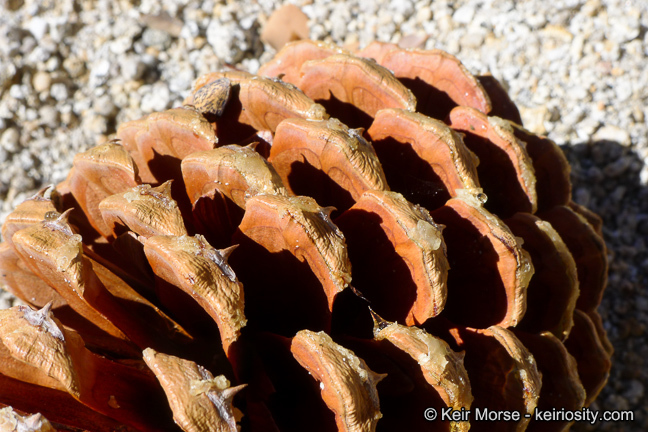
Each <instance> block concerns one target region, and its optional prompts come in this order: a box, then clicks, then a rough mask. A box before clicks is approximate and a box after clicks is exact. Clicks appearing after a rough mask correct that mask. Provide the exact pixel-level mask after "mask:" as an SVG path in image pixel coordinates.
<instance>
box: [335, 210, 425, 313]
mask: <svg viewBox="0 0 648 432" xmlns="http://www.w3.org/2000/svg"><path fill="white" fill-rule="evenodd" d="M383 222H384V221H383V220H382V218H381V217H380V216H379V215H378V214H376V213H373V212H369V211H366V210H362V209H350V210H348V211H347V212H345V213H344V214H343V215H342V216H340V217H339V218H337V219H336V220H335V223H336V225H338V227H339V228H340V229H341V230H342V232H343V233H344V236H345V238H346V242H347V247H348V248H349V259H350V260H351V262H352V263H353V286H354V287H355V288H356V289H357V290H359V291H360V292H361V293H362V295H363V296H364V297H365V298H366V299H367V300H369V302H370V304H371V308H372V309H373V310H374V311H376V312H377V313H378V314H379V315H380V316H381V317H383V318H384V319H386V320H388V321H398V322H402V323H404V322H405V319H406V317H407V314H408V313H409V311H410V309H411V307H412V304H413V303H414V301H415V300H416V284H415V282H414V280H413V279H412V275H411V272H410V269H409V267H408V265H407V262H406V261H405V259H404V258H403V257H401V256H399V255H398V253H397V252H396V250H395V249H394V244H393V243H392V241H391V240H390V234H391V233H389V232H385V230H386V229H389V228H388V227H385V226H384V225H382V226H381V224H382V223H383ZM383 227H384V228H383Z"/></svg>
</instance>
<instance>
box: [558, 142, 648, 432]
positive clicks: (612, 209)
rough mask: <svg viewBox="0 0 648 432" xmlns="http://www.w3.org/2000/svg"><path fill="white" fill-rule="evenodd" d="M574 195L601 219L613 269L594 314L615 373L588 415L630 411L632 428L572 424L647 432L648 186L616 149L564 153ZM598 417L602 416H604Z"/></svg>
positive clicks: (600, 146) (595, 145) (628, 153)
mask: <svg viewBox="0 0 648 432" xmlns="http://www.w3.org/2000/svg"><path fill="white" fill-rule="evenodd" d="M561 148H562V150H563V151H564V152H565V154H566V155H567V158H568V159H569V162H570V164H571V166H572V173H571V179H572V185H573V189H572V196H573V199H574V201H576V202H577V203H579V204H582V205H585V206H587V207H588V208H589V209H590V210H593V211H594V212H596V213H597V214H598V215H599V216H601V217H602V218H603V234H604V237H605V242H606V244H607V247H608V257H609V262H610V270H609V280H608V286H607V289H606V291H605V294H604V297H603V301H602V303H601V306H600V307H599V312H600V313H601V316H602V317H603V322H604V324H605V328H606V329H607V332H608V337H609V338H610V341H611V342H612V344H613V345H614V350H615V353H614V357H613V359H612V361H613V364H612V371H611V373H610V378H609V381H608V384H607V386H606V387H605V388H604V389H603V391H602V392H601V394H600V395H599V397H598V399H597V401H596V402H594V403H593V404H592V406H591V409H592V410H597V411H606V410H607V411H612V410H631V411H633V412H634V421H632V422H616V423H615V422H606V423H605V422H604V423H597V424H595V425H589V424H583V423H579V424H575V425H574V426H573V428H572V430H575V431H594V430H596V431H624V432H629V431H632V432H634V431H645V430H648V397H646V394H645V393H646V390H647V389H646V388H647V387H648V360H647V359H648V344H647V343H646V340H647V338H648V335H647V328H648V244H647V243H648V186H647V185H642V184H641V181H640V178H639V173H640V171H641V169H642V167H643V165H644V163H645V162H644V161H642V160H641V159H640V158H639V156H638V155H637V154H636V153H635V152H634V151H632V150H631V149H630V148H628V147H624V146H622V145H620V144H618V143H616V142H611V141H596V142H591V143H586V144H576V145H571V146H567V145H565V146H561ZM601 414H602V413H601Z"/></svg>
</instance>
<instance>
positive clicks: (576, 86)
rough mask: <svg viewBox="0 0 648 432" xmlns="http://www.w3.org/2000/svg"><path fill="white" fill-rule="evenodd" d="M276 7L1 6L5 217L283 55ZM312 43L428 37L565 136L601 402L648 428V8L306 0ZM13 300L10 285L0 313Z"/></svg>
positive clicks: (36, 2) (0, 185)
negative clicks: (597, 331)
mask: <svg viewBox="0 0 648 432" xmlns="http://www.w3.org/2000/svg"><path fill="white" fill-rule="evenodd" d="M280 4H281V2H277V1H272V0H256V1H255V0H247V1H240V2H236V1H229V2H227V1H214V0H205V1H202V2H200V1H191V0H161V1H158V0H155V1H153V0H141V1H135V2H129V1H125V0H121V1H117V0H98V1H93V0H78V1H71V0H63V1H55V0H0V221H1V220H3V219H4V216H5V215H6V214H7V213H8V212H9V211H10V209H11V208H12V207H13V206H15V205H16V204H17V203H19V202H20V201H22V200H23V199H24V198H25V197H27V196H29V195H30V194H32V193H33V191H34V190H35V189H38V188H40V187H41V186H42V185H44V184H48V183H56V182H58V181H61V180H63V179H64V177H65V175H66V174H67V171H68V169H69V166H70V164H71V160H72V157H73V155H74V154H75V153H77V152H78V151H82V150H85V149H87V148H88V147H90V146H92V145H95V144H97V143H100V142H103V141H105V140H106V139H108V138H109V137H110V135H111V134H112V133H114V132H115V127H116V125H118V124H120V123H121V122H124V121H127V120H132V119H136V118H138V117H140V116H142V115H143V114H147V113H149V112H152V111H161V110H164V109H166V108H169V107H172V106H177V105H178V104H180V102H181V100H182V99H183V98H184V97H185V96H186V95H187V92H188V91H189V89H190V87H191V84H192V82H193V80H194V79H195V78H197V77H198V76H200V75H201V74H203V73H206V72H209V71H212V70H215V69H217V68H219V67H221V66H223V65H224V64H225V63H229V64H239V63H240V65H241V67H242V68H245V69H247V70H250V71H251V72H255V71H256V69H257V68H258V66H259V64H260V62H263V61H264V60H267V59H269V58H270V57H272V55H273V54H274V51H273V50H272V48H270V47H264V44H263V43H262V42H261V41H260V38H259V34H260V29H261V28H262V27H263V25H264V23H265V22H266V21H267V19H268V16H269V15H270V13H271V12H272V11H273V10H274V9H276V8H277V7H278V5H280ZM295 4H297V5H299V6H300V7H301V8H302V10H303V11H304V12H305V13H306V15H308V17H309V19H310V22H309V25H310V34H311V37H312V38H318V39H330V40H332V41H334V42H336V43H338V44H342V45H344V44H348V45H350V46H357V45H360V46H364V45H365V44H367V43H368V42H370V41H372V40H374V39H378V40H382V41H392V42H399V41H400V40H401V38H403V37H407V40H409V41H412V40H425V39H421V37H422V36H425V35H427V37H428V38H427V40H426V41H425V42H424V43H425V47H427V48H442V49H445V50H447V51H448V52H450V53H452V54H455V55H457V56H458V57H459V58H460V59H461V60H462V61H463V62H464V64H465V65H466V66H467V67H468V69H469V70H471V71H472V72H473V73H483V72H486V71H490V72H491V73H492V74H493V75H494V76H495V77H496V78H498V79H500V81H502V82H503V83H504V85H505V86H506V87H507V88H508V90H509V92H510V95H511V97H512V98H513V100H514V101H515V102H516V103H517V104H518V105H519V106H520V108H521V111H522V114H523V119H524V122H525V126H527V127H528V128H529V129H531V130H533V131H536V132H539V133H544V134H547V135H548V136H549V137H550V138H551V139H553V140H555V141H556V142H557V143H558V144H560V145H561V146H562V148H563V150H564V151H565V152H566V154H567V155H568V157H569V159H570V161H571V163H572V167H573V168H572V180H573V183H574V199H575V201H577V202H578V203H580V204H584V205H586V206H588V207H589V208H590V209H592V210H594V211H596V212H597V213H598V214H599V215H601V216H602V217H603V219H604V223H605V224H604V233H605V239H606V241H607V244H608V247H609V255H610V282H609V287H608V289H607V291H606V294H605V298H604V300H603V303H602V304H601V307H600V311H601V313H602V315H603V319H604V321H605V324H606V327H607V330H608V334H609V337H610V339H611V341H612V343H613V344H614V347H615V350H616V353H615V355H614V366H613V369H612V373H611V376H610V381H609V384H608V386H607V387H606V388H605V389H604V390H603V392H602V394H601V395H600V397H599V398H598V400H597V402H595V404H594V406H593V409H601V410H603V409H606V410H612V409H624V410H625V409H630V410H633V411H634V414H635V421H634V422H628V423H624V424H622V423H607V424H597V425H596V427H595V428H591V427H589V426H586V425H577V427H575V429H578V430H605V431H645V430H648V398H647V397H646V394H645V393H646V386H647V385H648V363H646V361H645V360H644V359H645V358H647V357H648V344H647V343H646V340H647V337H646V326H647V325H648V290H647V289H646V288H647V286H648V253H647V246H646V242H647V240H648V187H647V183H648V165H647V163H646V162H647V161H648V124H647V120H646V119H647V117H648V104H647V103H646V102H647V99H648V67H647V66H648V63H646V57H647V56H648V33H647V32H646V30H647V28H648V2H646V1H645V0H634V1H633V0H625V1H620V0H607V1H599V0H589V1H581V0H563V1H556V0H552V1H547V0H541V1H518V2H515V1H513V0H510V1H498V0H492V1H480V0H460V1H454V2H449V3H446V2H431V1H429V0H421V1H411V0H354V1H346V2H342V1H331V0H315V1H309V0H304V1H302V2H296V3H295ZM12 301H13V300H12V299H11V298H10V296H8V295H6V293H3V292H2V291H1V290H0V308H3V307H7V306H8V305H10V304H11V302H12Z"/></svg>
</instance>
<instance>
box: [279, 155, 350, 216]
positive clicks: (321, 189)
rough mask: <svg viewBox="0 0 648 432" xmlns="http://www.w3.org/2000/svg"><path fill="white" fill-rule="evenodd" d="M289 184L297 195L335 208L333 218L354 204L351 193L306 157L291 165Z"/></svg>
mask: <svg viewBox="0 0 648 432" xmlns="http://www.w3.org/2000/svg"><path fill="white" fill-rule="evenodd" d="M288 184H289V185H290V188H291V189H292V191H293V192H294V193H295V195H306V196H310V197H313V198H315V201H317V203H318V204H320V205H321V206H333V207H335V208H336V210H335V211H334V212H333V213H332V217H333V218H335V217H336V216H337V215H340V214H342V213H343V212H344V211H345V210H347V209H348V208H349V207H351V206H352V205H353V203H354V200H353V198H352V197H351V193H350V192H349V191H347V190H346V189H344V188H343V187H342V186H340V185H339V184H337V183H336V182H335V181H333V179H331V177H330V176H329V175H328V174H327V173H325V172H324V171H322V170H321V169H320V168H319V167H316V166H313V165H312V164H311V163H310V162H309V160H308V159H307V158H306V157H303V158H302V161H295V162H293V163H291V164H290V174H288Z"/></svg>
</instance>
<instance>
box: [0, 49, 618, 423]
mask: <svg viewBox="0 0 648 432" xmlns="http://www.w3.org/2000/svg"><path fill="white" fill-rule="evenodd" d="M521 123H522V122H521V119H520V115H519V112H518V110H517V108H516V107H515V105H514V104H513V103H512V102H511V100H510V98H509V97H508V95H507V94H506V92H505V91H504V89H503V88H502V86H501V85H500V84H499V83H498V82H497V81H496V80H495V79H494V78H493V77H492V76H488V75H486V76H473V75H471V74H470V73H469V72H468V71H467V70H466V69H465V68H464V67H463V66H462V64H461V63H460V62H459V61H458V60H457V59H456V58H454V57H453V56H451V55H449V54H447V53H445V52H442V51H438V50H432V51H423V50H411V49H410V50H404V49H400V48H399V47H397V46H396V45H392V44H385V43H373V44H371V45H369V46H367V47H366V48H364V49H363V50H362V51H359V52H356V53H351V52H349V51H346V50H344V49H341V48H339V47H337V46H333V45H330V44H326V43H321V42H313V41H300V42H294V43H291V44H289V45H287V46H286V47H285V48H283V49H282V50H281V51H280V52H279V53H278V54H277V56H276V57H275V58H274V59H273V60H272V61H270V62H269V63H267V64H265V65H264V66H262V68H261V70H260V71H259V74H258V75H251V74H249V73H246V72H243V71H240V70H226V71H221V72H215V73H212V74H209V75H206V76H204V77H202V78H200V79H199V80H198V81H197V82H196V83H195V85H194V90H193V92H192V94H191V96H189V97H188V98H187V100H185V103H184V105H183V106H182V107H179V108H174V109H171V110H168V111H165V112H160V113H153V114H150V115H148V116H146V117H144V118H142V119H139V120H136V121H132V122H128V123H126V124H123V125H121V127H120V128H119V131H118V133H117V137H118V138H117V139H115V140H114V141H111V142H109V143H106V144H102V145H99V146H97V147H94V148H92V149H90V150H88V151H87V152H84V153H80V154H78V155H77V156H76V157H75V159H74V167H73V168H72V170H71V171H70V174H69V176H68V177H67V179H66V180H65V181H64V182H62V183H61V184H59V185H57V186H55V187H49V188H47V189H44V190H42V191H40V192H39V193H38V194H36V195H35V196H34V197H32V198H30V199H28V200H27V201H25V202H24V203H22V204H20V205H19V206H18V207H17V208H16V209H15V210H14V212H13V213H11V214H10V215H9V217H8V218H7V220H6V222H5V224H4V225H3V227H2V237H3V239H4V243H2V244H1V245H0V274H1V276H2V283H3V284H4V285H5V286H6V288H7V289H9V290H10V291H11V292H12V293H14V294H15V295H16V296H18V297H19V298H20V299H22V300H23V301H24V302H25V303H27V305H28V306H16V307H13V308H11V309H7V310H2V311H0V340H1V341H2V343H1V344H0V357H1V358H0V373H1V374H0V406H4V407H5V408H2V410H0V413H1V415H0V425H2V426H0V427H3V428H4V429H3V430H10V431H12V430H20V431H53V430H73V431H77V430H87V431H177V430H180V429H182V430H184V431H187V432H193V431H236V430H244V431H262V432H265V431H334V430H340V431H373V430H380V431H423V430H425V431H432V430H434V431H436V430H446V431H447V430H449V431H466V430H468V429H469V428H470V429H471V430H473V431H480V430H485V431H522V430H525V429H526V430H529V431H533V430H540V431H552V430H565V429H568V428H569V426H570V424H569V423H568V422H560V421H556V422H538V421H536V420H534V419H533V416H531V418H526V417H525V415H524V414H533V412H534V410H535V409H542V410H551V409H552V408H555V409H556V410H561V409H568V410H579V409H581V408H583V407H587V406H588V405H589V404H590V403H591V402H592V401H593V400H594V399H595V398H596V396H597V394H598V393H599V392H600V390H601V388H602V387H603V386H604V385H605V382H606V379H607V376H608V372H609V369H610V356H611V353H612V348H611V346H610V343H609V341H608V340H607V337H606V335H605V331H604V329H603V326H602V323H601V318H600V316H599V315H598V313H597V311H596V308H597V306H598V304H599V302H600V299H601V295H602V292H603V289H604V288H605V284H606V279H607V261H606V251H605V244H604V242H603V240H602V238H601V222H600V219H599V218H598V217H597V216H596V215H594V214H592V213H591V212H589V211H588V210H587V209H585V208H583V207H581V206H579V205H577V204H575V203H573V202H572V201H571V200H570V194H571V186H570V182H569V166H568V164H567V161H566V159H565V157H564V155H563V154H562V152H561V150H560V149H559V148H558V147H557V146H556V144H555V143H553V142H552V141H550V140H548V139H547V138H545V137H541V136H537V135H534V134H532V133H531V132H529V131H527V130H525V129H524V128H523V127H522V126H521ZM428 408H435V409H436V410H437V412H438V413H439V418H437V420H435V421H429V420H426V418H425V416H424V413H425V412H426V409H428ZM444 408H453V409H454V410H461V409H462V408H464V409H465V410H470V409H472V410H474V409H476V408H479V409H480V410H481V411H482V412H484V410H485V409H489V410H491V411H492V412H494V413H498V412H501V411H502V410H509V411H511V412H518V413H520V414H521V415H520V419H519V420H517V421H503V420H500V421H493V422H487V421H476V420H475V418H474V416H472V417H471V418H470V420H471V421H447V420H442V419H441V418H440V413H441V410H442V409H444ZM34 413H39V414H34Z"/></svg>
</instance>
